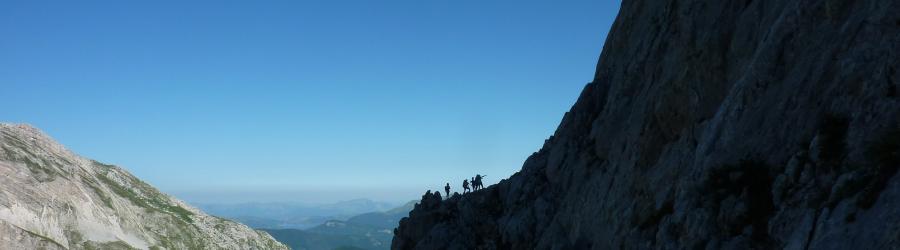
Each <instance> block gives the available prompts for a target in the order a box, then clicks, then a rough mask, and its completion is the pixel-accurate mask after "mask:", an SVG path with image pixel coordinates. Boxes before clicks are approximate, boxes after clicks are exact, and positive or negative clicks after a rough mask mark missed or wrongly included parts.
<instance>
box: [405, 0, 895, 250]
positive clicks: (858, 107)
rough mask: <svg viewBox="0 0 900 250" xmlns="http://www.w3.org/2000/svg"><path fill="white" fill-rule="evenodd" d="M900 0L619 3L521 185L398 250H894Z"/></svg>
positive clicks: (453, 205) (508, 185)
mask: <svg viewBox="0 0 900 250" xmlns="http://www.w3.org/2000/svg"><path fill="white" fill-rule="evenodd" d="M898 13H900V1H895V0H871V1H845V0H742V1H699V0H658V1H639V0H624V1H623V3H622V6H621V11H620V13H619V16H618V18H617V20H616V22H615V24H614V25H613V27H612V30H611V32H610V34H609V36H608V39H607V41H606V44H605V46H604V49H603V53H602V55H601V58H600V60H599V62H598V65H597V71H596V75H595V78H594V80H593V81H592V82H591V83H589V84H587V86H586V87H585V88H584V90H583V92H582V94H581V96H580V97H579V98H578V101H577V102H576V103H575V105H574V106H573V107H572V109H571V110H570V111H569V112H568V113H566V115H565V116H564V118H563V120H562V122H561V124H560V125H559V127H558V129H557V131H556V132H555V134H554V135H553V136H552V137H550V138H549V139H548V140H546V142H545V143H544V146H543V148H542V149H541V150H540V151H539V152H537V153H534V154H533V155H531V156H530V157H529V158H528V159H527V160H526V161H525V163H524V165H523V166H522V169H521V170H520V171H519V172H518V173H515V174H514V175H513V176H511V177H509V178H508V179H506V180H503V181H501V182H500V183H498V184H496V185H493V186H491V187H488V188H486V189H483V190H480V191H477V192H474V193H471V194H466V195H464V196H453V197H450V198H449V199H446V200H443V201H442V200H439V199H435V198H434V197H432V196H427V197H425V198H423V200H422V201H421V202H420V204H418V205H417V206H416V208H415V209H414V210H413V211H412V212H410V214H409V217H408V218H405V219H403V220H402V221H401V222H400V225H399V227H398V228H397V229H396V230H395V237H394V240H393V245H392V247H393V249H621V248H627V249H634V248H640V249H643V248H657V249H659V248H662V249H686V248H689V249H746V248H762V249H769V248H786V249H885V248H896V247H897V246H900V179H898V178H897V177H896V176H895V173H896V172H897V169H898V168H900V93H898V88H900V86H898V85H900V15H898Z"/></svg>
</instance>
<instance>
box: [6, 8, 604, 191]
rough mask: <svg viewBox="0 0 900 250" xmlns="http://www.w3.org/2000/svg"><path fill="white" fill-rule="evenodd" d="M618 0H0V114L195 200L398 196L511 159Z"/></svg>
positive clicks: (505, 170) (512, 166)
mask: <svg viewBox="0 0 900 250" xmlns="http://www.w3.org/2000/svg"><path fill="white" fill-rule="evenodd" d="M619 2H620V1H600V0H592V1H521V0H519V1H485V0H477V1H476V0H471V1H469V0H456V1H442V0H415V1H412V0H410V1H376V0H322V1H221V0H216V1H101V2H97V1H31V0H30V1H15V2H13V1H3V2H0V100H2V102H3V105H4V108H3V109H0V119H2V120H3V121H7V122H17V123H30V124H32V125H34V126H37V127H39V128H41V129H43V130H44V131H45V132H47V133H49V134H50V135H51V136H53V137H54V138H56V139H57V140H59V141H60V142H62V143H63V144H65V145H66V146H68V147H69V148H70V149H72V150H74V151H75V152H77V153H79V154H81V155H83V156H86V157H90V158H94V159H97V160H99V161H101V162H106V163H111V164H116V165H120V166H123V167H125V168H126V169H128V170H130V171H131V172H132V173H134V174H135V175H137V176H138V177H140V178H142V179H144V180H145V181H147V182H149V183H150V184H153V185H155V186H156V187H158V188H160V189H161V190H163V191H165V192H169V193H173V194H175V195H176V196H178V197H181V198H184V199H187V200H191V201H200V202H240V201H254V200H256V201H273V200H302V201H310V202H328V201H335V200H344V199H350V198H358V197H365V198H373V199H380V200H394V201H400V200H409V199H414V198H418V197H419V195H421V193H423V192H424V191H425V190H426V189H432V190H435V189H439V188H441V187H442V186H443V184H444V183H445V182H448V181H452V183H451V185H452V186H453V188H454V189H459V185H460V182H461V181H462V179H464V178H466V177H469V176H472V175H474V174H476V173H481V174H486V175H487V176H488V177H487V179H486V180H487V181H488V182H489V183H494V182H497V181H499V180H500V179H501V178H505V177H508V176H509V175H511V174H513V173H514V172H515V171H517V170H519V169H520V168H521V165H522V162H523V161H524V160H525V158H526V157H527V156H528V155H530V154H531V153H532V152H534V151H537V150H538V149H539V148H540V146H541V145H542V144H543V142H544V139H546V138H547V137H548V136H550V135H551V134H552V133H553V131H554V130H555V129H556V126H557V125H558V123H559V121H560V119H561V118H562V115H563V113H565V112H566V111H567V110H568V109H569V107H570V106H571V105H572V104H573V103H574V102H575V99H576V97H577V96H578V94H579V92H580V90H581V88H582V87H583V86H584V84H585V83H587V82H588V81H590V80H591V78H592V76H593V74H594V67H595V64H596V61H597V58H598V56H599V54H600V50H601V48H602V46H603V41H604V40H605V38H606V32H607V31H608V29H609V27H610V25H611V24H612V21H613V19H614V18H615V15H616V13H617V12H618V5H619Z"/></svg>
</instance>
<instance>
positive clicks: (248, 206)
mask: <svg viewBox="0 0 900 250" xmlns="http://www.w3.org/2000/svg"><path fill="white" fill-rule="evenodd" d="M197 206H198V207H199V208H201V209H203V211H206V212H208V213H210V214H213V215H216V216H219V217H224V218H228V219H232V220H235V221H238V222H241V223H244V224H247V225H249V226H250V227H253V228H269V229H308V228H312V227H315V226H317V225H320V224H322V223H324V222H326V221H329V220H346V219H348V218H350V217H351V216H354V215H358V214H363V213H370V212H379V211H385V210H388V209H391V208H393V207H395V206H397V205H396V204H392V203H387V202H378V201H372V200H368V199H355V200H348V201H341V202H337V203H333V204H298V203H286V202H270V203H240V204H202V203H201V204H197ZM406 212H409V211H406Z"/></svg>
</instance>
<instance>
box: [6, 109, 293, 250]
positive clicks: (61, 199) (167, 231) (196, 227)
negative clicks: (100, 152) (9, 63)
mask: <svg viewBox="0 0 900 250" xmlns="http://www.w3.org/2000/svg"><path fill="white" fill-rule="evenodd" d="M0 187H2V189H0V249H288V248H287V247H286V246H284V245H282V244H281V243H279V242H277V241H275V240H274V239H272V237H271V236H269V235H268V234H267V233H265V232H261V231H256V230H253V229H250V228H249V227H247V226H244V225H241V224H238V223H235V222H232V221H228V220H225V219H221V218H217V217H213V216H209V215H207V214H205V213H203V212H202V211H200V210H198V209H196V208H193V207H191V206H189V205H187V204H185V203H184V202H182V201H180V200H177V199H175V198H172V197H170V196H168V195H166V194H163V193H160V192H159V191H158V190H156V189H155V188H153V187H151V186H150V185H148V184H146V183H144V182H142V181H141V180H139V179H138V178H136V177H134V176H132V175H131V174H129V173H128V172H126V171H125V170H124V169H122V168H119V167H117V166H112V165H107V164H103V163H99V162H96V161H93V160H90V159H86V158H83V157H80V156H77V155H75V154H74V153H72V152H71V151H69V150H67V149H65V148H64V147H63V146H62V145H60V144H58V143H57V142H55V141H54V140H52V139H51V138H50V137H48V136H46V135H44V134H43V133H42V132H40V131H38V130H37V129H35V128H33V127H30V126H27V125H13V124H0Z"/></svg>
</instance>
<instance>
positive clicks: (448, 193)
mask: <svg viewBox="0 0 900 250" xmlns="http://www.w3.org/2000/svg"><path fill="white" fill-rule="evenodd" d="M444 192H445V193H447V198H450V183H449V182H447V185H445V186H444Z"/></svg>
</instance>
